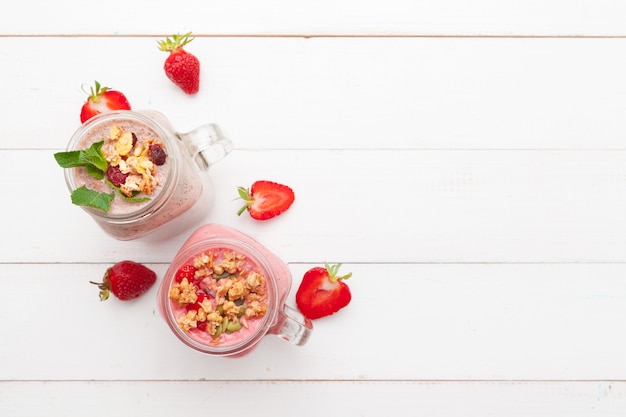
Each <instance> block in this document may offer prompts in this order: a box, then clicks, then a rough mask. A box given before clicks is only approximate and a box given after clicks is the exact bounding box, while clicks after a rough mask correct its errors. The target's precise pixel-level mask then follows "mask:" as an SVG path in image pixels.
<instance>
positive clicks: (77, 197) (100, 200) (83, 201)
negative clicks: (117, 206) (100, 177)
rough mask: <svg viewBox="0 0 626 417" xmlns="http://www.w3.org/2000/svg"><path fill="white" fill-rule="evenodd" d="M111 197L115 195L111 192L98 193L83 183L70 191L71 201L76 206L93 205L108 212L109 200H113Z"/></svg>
mask: <svg viewBox="0 0 626 417" xmlns="http://www.w3.org/2000/svg"><path fill="white" fill-rule="evenodd" d="M113 197H115V194H113V193H111V194H107V193H99V192H97V191H93V190H90V189H89V188H87V187H85V186H84V185H83V186H82V187H80V188H77V189H75V190H74V191H73V192H72V203H73V204H75V205H77V206H87V207H93V208H95V209H98V210H102V211H104V212H108V211H109V209H110V208H111V200H113Z"/></svg>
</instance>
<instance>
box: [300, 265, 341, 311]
mask: <svg viewBox="0 0 626 417" xmlns="http://www.w3.org/2000/svg"><path fill="white" fill-rule="evenodd" d="M340 266H341V264H337V265H333V266H331V265H328V264H325V267H324V268H322V267H319V266H318V267H315V268H311V269H309V270H308V271H307V272H306V273H305V274H304V277H303V278H302V282H301V283H300V287H299V288H298V291H297V292H296V304H297V306H298V308H299V309H300V311H301V312H302V314H304V316H305V317H307V318H309V319H311V320H313V319H318V318H320V317H325V316H330V315H331V314H334V313H336V312H337V311H339V310H341V309H342V308H344V307H345V306H347V305H348V304H349V303H350V301H351V300H352V294H351V293H350V288H348V286H347V285H346V283H345V282H343V280H345V279H348V278H350V277H351V276H352V273H349V274H346V275H343V276H337V272H338V271H339V267H340Z"/></svg>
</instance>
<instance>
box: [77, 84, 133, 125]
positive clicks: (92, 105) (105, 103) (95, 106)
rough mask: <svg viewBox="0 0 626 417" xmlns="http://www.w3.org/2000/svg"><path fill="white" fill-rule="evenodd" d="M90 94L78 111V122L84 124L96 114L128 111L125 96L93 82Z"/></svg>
mask: <svg viewBox="0 0 626 417" xmlns="http://www.w3.org/2000/svg"><path fill="white" fill-rule="evenodd" d="M90 90H91V94H90V95H89V97H87V101H85V103H84V104H83V107H82V108H81V111H80V122H81V123H85V122H86V121H87V120H89V119H91V118H92V117H93V116H95V115H96V114H100V113H106V112H109V111H111V110H130V109H131V108H130V103H129V102H128V99H127V98H126V96H125V95H124V94H123V93H121V92H119V91H117V90H111V89H110V88H109V87H102V86H100V83H99V82H98V81H95V88H94V87H90Z"/></svg>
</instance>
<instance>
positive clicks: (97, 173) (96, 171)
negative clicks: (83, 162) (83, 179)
mask: <svg viewBox="0 0 626 417" xmlns="http://www.w3.org/2000/svg"><path fill="white" fill-rule="evenodd" d="M85 169H86V170H87V174H89V175H91V176H92V177H94V178H95V179H97V180H101V179H103V178H104V172H102V171H101V170H100V168H96V167H95V166H93V165H87V166H85Z"/></svg>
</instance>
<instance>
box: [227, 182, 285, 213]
mask: <svg viewBox="0 0 626 417" xmlns="http://www.w3.org/2000/svg"><path fill="white" fill-rule="evenodd" d="M237 190H238V191H239V196H240V197H241V198H242V199H243V200H244V201H245V202H246V204H245V205H244V206H243V207H242V208H241V209H239V211H238V212H237V215H241V213H243V212H244V211H245V210H248V212H249V213H250V216H251V217H252V218H253V219H256V220H267V219H271V218H272V217H275V216H278V215H279V214H281V213H283V212H284V211H285V210H287V209H288V208H289V207H290V206H291V203H293V201H294V199H295V195H294V193H293V190H292V189H291V188H289V187H288V186H286V185H282V184H277V183H275V182H271V181H256V182H255V183H254V184H252V187H250V189H246V188H244V187H239V188H237Z"/></svg>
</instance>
